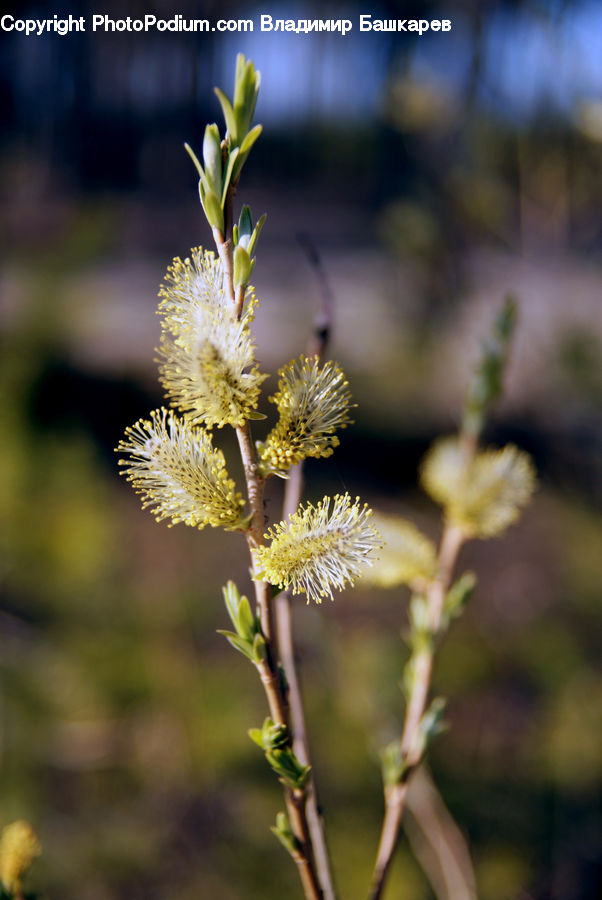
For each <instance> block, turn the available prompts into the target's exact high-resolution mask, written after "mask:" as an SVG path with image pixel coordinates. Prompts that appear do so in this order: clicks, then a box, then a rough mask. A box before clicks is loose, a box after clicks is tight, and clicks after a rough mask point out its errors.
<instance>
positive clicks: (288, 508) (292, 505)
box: [275, 464, 336, 900]
mask: <svg viewBox="0 0 602 900" xmlns="http://www.w3.org/2000/svg"><path fill="white" fill-rule="evenodd" d="M302 487H303V471H302V465H301V464H298V465H296V466H293V467H292V468H291V470H290V473H289V480H288V481H287V483H286V489H285V494H284V504H283V516H282V517H283V519H286V518H287V516H289V515H290V514H291V513H293V512H294V511H295V510H296V509H297V507H298V506H299V502H300V500H301V493H302ZM275 603H276V628H277V634H278V646H279V650H280V659H281V662H282V666H283V668H284V672H285V675H286V680H287V682H288V700H289V704H290V714H291V725H292V732H293V749H294V751H295V755H296V756H297V758H298V759H299V760H300V762H302V763H303V765H309V762H310V753H309V743H308V739H307V727H306V724H305V712H304V709H303V699H302V694H301V685H300V681H299V676H298V674H297V665H296V659H295V650H294V643H293V627H292V626H293V623H292V609H291V598H290V596H289V594H288V593H287V592H286V591H283V592H282V593H281V594H279V595H278V597H277V598H276V600H275ZM306 795H307V800H306V802H307V806H306V815H307V823H308V827H309V832H310V835H311V840H312V846H313V850H314V855H315V860H316V866H317V869H318V873H319V876H320V882H321V884H322V887H323V889H324V897H325V900H335V898H336V892H335V887H334V881H333V876H332V869H331V864H330V855H329V852H328V845H327V843H326V834H325V831H324V820H323V818H322V815H321V813H320V808H319V805H318V799H317V792H316V783H315V778H314V774H313V769H312V773H311V775H310V779H309V782H308V784H307V787H306Z"/></svg>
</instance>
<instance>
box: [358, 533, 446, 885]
mask: <svg viewBox="0 0 602 900" xmlns="http://www.w3.org/2000/svg"><path fill="white" fill-rule="evenodd" d="M463 540H464V535H463V532H462V529H460V528H458V527H457V526H454V525H446V526H445V527H444V529H443V535H442V537H441V544H440V547H439V556H438V565H437V574H436V576H435V578H434V579H433V580H432V581H430V582H429V584H428V585H427V588H426V602H427V612H428V621H429V628H430V631H431V634H432V635H433V638H434V637H435V636H436V635H437V633H438V631H439V628H440V625H441V616H442V614H443V606H444V603H445V595H446V594H447V591H448V589H449V586H450V583H451V579H452V576H453V572H454V568H455V565H456V560H457V558H458V553H459V551H460V547H461V546H462V543H463ZM433 653H434V647H433V644H432V643H431V644H430V645H429V646H428V647H426V648H425V649H424V650H421V651H420V652H419V653H418V654H417V655H416V657H415V660H414V668H413V678H412V693H411V695H410V697H409V700H408V705H407V708H406V717H405V722H404V726H403V732H402V736H401V752H402V758H403V759H404V761H405V763H406V770H405V773H404V780H403V782H402V783H400V784H395V785H387V787H386V788H385V815H384V818H383V824H382V829H381V836H380V842H379V845H378V850H377V853H376V863H375V865H374V870H373V873H372V885H371V887H370V893H369V895H368V897H369V900H379V898H380V897H381V896H382V892H383V890H384V887H385V881H386V877H387V873H388V871H389V866H390V864H391V860H392V859H393V853H394V851H395V846H396V844H397V838H398V835H399V829H400V826H401V820H402V817H403V810H404V806H405V801H406V797H407V780H408V778H409V777H410V775H411V774H412V771H413V770H414V769H415V768H416V766H417V765H418V763H419V762H420V759H421V756H422V746H421V742H420V740H419V732H420V723H421V721H422V717H423V715H424V713H425V711H426V706H427V701H428V696H429V691H430V686H431V676H432V672H433Z"/></svg>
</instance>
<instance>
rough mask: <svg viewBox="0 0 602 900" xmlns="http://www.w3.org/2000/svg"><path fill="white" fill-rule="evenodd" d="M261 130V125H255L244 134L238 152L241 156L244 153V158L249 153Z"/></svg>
mask: <svg viewBox="0 0 602 900" xmlns="http://www.w3.org/2000/svg"><path fill="white" fill-rule="evenodd" d="M262 131H263V125H255V126H254V128H251V130H250V131H249V133H248V134H247V135H246V136H245V138H244V140H243V142H242V144H241V145H240V153H241V156H242V155H243V154H244V155H245V159H246V158H247V156H248V155H249V152H250V150H251V147H252V146H253V144H254V143H255V141H256V140H257V138H258V137H259V135H260V134H261V132H262Z"/></svg>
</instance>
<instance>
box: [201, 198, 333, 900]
mask: <svg viewBox="0 0 602 900" xmlns="http://www.w3.org/2000/svg"><path fill="white" fill-rule="evenodd" d="M235 189H236V186H235V185H233V186H231V187H230V189H229V190H228V192H227V198H226V209H225V221H226V226H227V227H226V229H225V232H226V233H225V236H224V235H222V233H221V232H220V231H219V229H215V228H214V229H213V236H214V238H215V243H216V246H217V250H218V253H219V257H220V260H221V262H222V268H223V277H224V290H225V291H226V293H227V295H228V298H229V300H230V302H231V304H232V307H233V310H234V312H235V315H236V317H237V318H240V316H241V314H242V302H240V303H239V302H238V301H239V300H240V297H238V298H237V296H236V293H235V290H234V282H233V261H232V237H231V235H232V203H233V197H234V192H235ZM242 300H243V301H244V294H243V297H242ZM236 437H237V439H238V446H239V449H240V455H241V459H242V464H243V469H244V474H245V482H246V486H247V496H248V500H249V506H250V508H251V523H250V526H249V528H248V530H247V532H246V536H247V543H248V546H249V552H250V554H251V561H252V564H253V568H255V557H254V553H253V551H254V550H256V549H257V548H258V547H261V546H262V545H263V541H264V538H263V533H264V508H263V489H264V479H263V478H262V477H261V475H260V474H259V470H258V468H257V457H256V454H255V449H254V446H253V439H252V437H251V429H250V426H249V423H248V422H246V423H245V424H244V425H243V426H240V427H238V428H237V429H236ZM254 584H255V599H256V603H257V608H258V610H259V618H260V623H261V630H262V633H263V637H264V640H265V644H266V659H265V660H263V661H262V662H261V663H258V664H257V666H256V668H257V670H258V672H259V676H260V678H261V683H262V684H263V687H264V690H265V694H266V698H267V701H268V706H269V709H270V715H271V717H272V719H273V720H274V722H275V723H277V724H281V725H286V726H287V728H288V729H289V731H290V727H289V718H290V717H289V710H288V702H287V698H286V695H285V692H284V690H283V686H282V683H281V679H280V673H279V669H278V647H277V642H276V640H275V635H274V624H273V617H272V602H271V586H270V585H269V584H268V583H267V582H265V581H255V582H254ZM285 798H286V806H287V812H288V817H289V821H290V824H291V828H292V830H293V833H294V835H295V838H296V839H297V849H296V850H295V852H294V853H293V858H294V860H295V863H296V864H297V868H298V871H299V877H300V879H301V883H302V885H303V891H304V893H305V898H306V900H323V894H322V890H321V888H320V884H319V881H318V877H317V874H316V870H315V864H314V860H313V855H312V846H311V839H310V835H309V831H308V827H307V821H306V818H305V811H304V803H305V792H304V791H293V790H291V789H290V788H285Z"/></svg>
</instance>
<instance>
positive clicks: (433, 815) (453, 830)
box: [404, 766, 477, 900]
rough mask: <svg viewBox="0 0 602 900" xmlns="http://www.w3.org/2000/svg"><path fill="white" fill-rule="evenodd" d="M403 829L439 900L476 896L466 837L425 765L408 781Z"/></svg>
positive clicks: (463, 899) (462, 899) (459, 899)
mask: <svg viewBox="0 0 602 900" xmlns="http://www.w3.org/2000/svg"><path fill="white" fill-rule="evenodd" d="M404 830H405V832H406V834H407V836H408V840H409V841H410V844H411V846H412V850H413V852H414V856H415V857H416V858H417V859H418V861H419V862H420V864H421V866H422V868H423V869H424V871H425V873H426V875H427V877H428V879H429V881H430V882H431V884H432V886H433V890H434V891H435V894H436V895H437V897H438V898H439V900H477V892H476V884H475V875H474V871H473V867H472V862H471V860H470V853H469V852H468V847H467V844H466V840H465V838H464V835H463V834H462V832H461V831H460V829H459V828H458V826H457V825H456V823H455V822H454V820H453V818H452V816H451V814H450V812H449V810H448V809H447V807H446V805H445V803H444V802H443V799H442V797H441V795H440V794H439V792H438V790H437V788H436V787H435V785H434V784H433V781H432V779H431V777H430V776H429V774H428V772H427V771H426V770H425V768H424V766H419V767H418V768H417V769H416V771H415V773H414V775H413V777H412V780H411V782H410V787H409V790H408V795H407V799H406V817H404Z"/></svg>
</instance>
